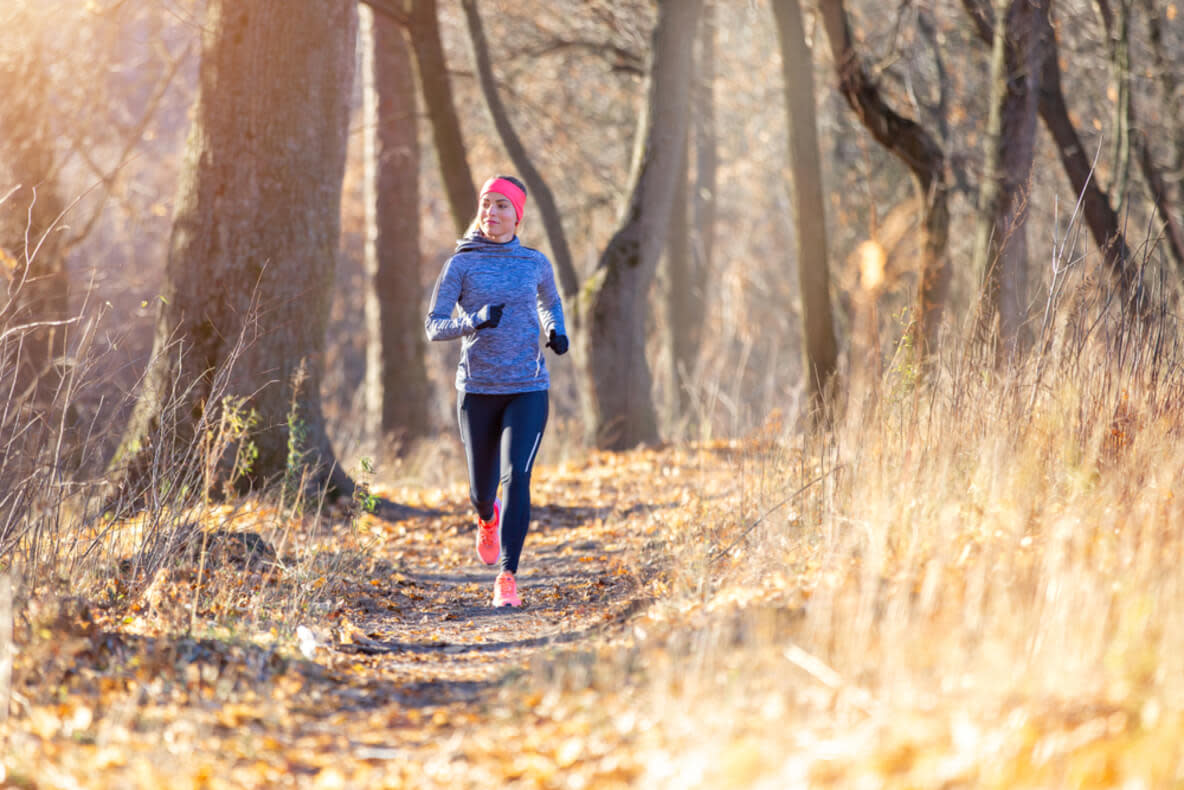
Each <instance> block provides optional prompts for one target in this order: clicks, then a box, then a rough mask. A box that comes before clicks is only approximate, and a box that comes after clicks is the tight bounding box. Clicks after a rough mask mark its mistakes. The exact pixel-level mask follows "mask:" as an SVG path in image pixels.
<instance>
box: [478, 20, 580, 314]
mask: <svg viewBox="0 0 1184 790" xmlns="http://www.w3.org/2000/svg"><path fill="white" fill-rule="evenodd" d="M461 6H462V7H463V8H464V11H465V20H466V21H467V22H468V28H469V40H470V41H471V42H472V44H473V58H474V60H475V61H476V63H477V77H478V80H479V81H480V83H481V93H482V94H483V95H484V96H485V104H486V106H487V107H488V108H489V115H490V117H492V118H493V125H494V127H495V128H496V129H497V133H498V135H499V136H500V137H501V140H502V145H503V146H504V147H505V149H506V153H508V154H509V155H510V161H512V162H513V163H514V167H515V168H516V169H517V170H518V174H519V175H520V176H521V177H522V180H523V181H524V182H525V183H526V188H527V189H529V190H530V194H531V196H532V197H533V198H534V204H535V205H536V206H538V210H539V215H540V216H541V217H542V218H543V228H544V230H546V231H547V241H548V242H550V244H551V260H552V262H553V263H554V264H555V271H556V274H557V275H558V277H559V287H560V288H561V289H562V291H563V299H564V301H565V302H567V303H568V304H575V301H576V298H577V296H578V292H579V287H580V283H579V278H578V277H577V276H576V269H575V266H574V264H573V263H572V259H571V249H570V248H569V247H568V245H567V234H565V233H564V232H563V220H562V218H561V217H560V216H559V207H558V206H557V205H556V204H555V197H554V196H553V195H552V194H551V188H550V187H549V186H547V182H546V180H545V179H544V178H543V177H542V175H541V174H540V173H539V171H538V170H537V169H536V168H535V166H534V163H533V162H532V161H531V160H530V155H529V154H527V153H526V146H525V145H523V144H522V140H521V139H519V137H518V133H517V132H516V131H514V125H513V124H512V123H510V115H509V113H507V112H506V108H505V105H504V104H502V100H501V97H500V96H499V95H498V91H497V82H496V81H495V80H494V76H493V62H492V60H491V59H490V57H489V44H488V43H487V42H486V40H485V30H484V28H483V27H482V25H481V15H480V13H479V12H478V10H477V2H476V0H462V2H461ZM578 317H579V316H578V313H577V314H573V318H577V319H578Z"/></svg>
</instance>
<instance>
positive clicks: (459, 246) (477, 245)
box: [453, 231, 520, 253]
mask: <svg viewBox="0 0 1184 790" xmlns="http://www.w3.org/2000/svg"><path fill="white" fill-rule="evenodd" d="M519 246H520V245H519V244H518V237H517V236H515V237H514V238H512V239H510V240H509V241H504V242H500V243H499V242H496V241H490V240H489V239H487V238H485V237H484V236H482V235H481V233H480V232H479V231H473V232H472V233H470V234H469V235H467V236H465V237H464V238H463V239H458V240H457V242H456V249H455V250H454V251H453V252H454V253H456V252H510V251H514V250H517V249H518V247H519Z"/></svg>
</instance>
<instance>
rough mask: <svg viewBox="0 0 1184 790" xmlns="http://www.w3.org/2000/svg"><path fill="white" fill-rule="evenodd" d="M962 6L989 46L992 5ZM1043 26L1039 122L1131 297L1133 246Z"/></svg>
mask: <svg viewBox="0 0 1184 790" xmlns="http://www.w3.org/2000/svg"><path fill="white" fill-rule="evenodd" d="M963 6H964V7H965V8H966V11H967V13H968V14H969V15H970V17H971V19H972V20H973V21H974V23H975V27H976V28H977V30H978V34H979V38H981V39H983V41H985V42H991V41H992V40H993V38H994V35H995V31H994V20H993V16H992V14H991V12H990V10H989V7H987V6H986V5H985V4H984V3H983V2H982V1H981V0H963ZM1042 24H1043V25H1044V31H1043V33H1042V35H1043V36H1044V41H1045V45H1046V50H1045V53H1046V54H1045V58H1044V62H1043V64H1042V65H1041V71H1040V105H1039V112H1040V119H1041V120H1042V121H1043V122H1044V127H1045V128H1046V129H1047V130H1048V133H1049V134H1050V135H1052V138H1053V141H1054V142H1055V143H1056V146H1057V153H1058V154H1059V156H1060V159H1061V168H1062V169H1063V170H1064V171H1065V175H1066V176H1067V177H1068V179H1069V183H1070V184H1071V185H1072V187H1073V192H1074V194H1075V195H1077V196H1078V198H1079V199H1080V201H1081V214H1082V217H1084V219H1085V224H1086V226H1087V227H1088V228H1089V231H1090V235H1091V236H1092V237H1093V240H1094V244H1096V245H1097V247H1098V249H1099V250H1100V251H1101V253H1102V261H1103V264H1104V265H1105V267H1106V269H1107V270H1108V271H1109V272H1110V273H1111V275H1112V277H1113V278H1114V281H1115V283H1116V284H1117V285H1118V287H1119V288H1120V290H1121V291H1122V293H1123V294H1125V295H1129V294H1130V293H1132V292H1133V290H1134V286H1135V278H1134V272H1133V267H1132V266H1131V265H1130V261H1131V253H1130V248H1129V247H1128V245H1127V242H1126V237H1125V236H1124V234H1123V233H1122V229H1121V227H1120V225H1119V221H1118V213H1117V212H1115V210H1114V207H1113V206H1111V204H1110V199H1109V197H1107V195H1106V190H1105V189H1103V188H1102V186H1101V185H1100V184H1099V183H1098V179H1097V176H1096V173H1095V172H1094V165H1093V162H1092V161H1091V160H1090V158H1089V157H1088V156H1086V153H1085V147H1084V146H1083V145H1082V143H1081V138H1080V137H1079V136H1078V134H1077V129H1076V128H1075V127H1074V126H1073V121H1072V120H1071V119H1070V117H1069V108H1068V105H1067V104H1066V102H1065V94H1064V90H1063V89H1062V87H1061V67H1060V53H1059V52H1058V46H1057V39H1056V34H1055V33H1054V32H1053V27H1052V21H1051V19H1050V18H1047V17H1045V18H1044V19H1043V22H1042Z"/></svg>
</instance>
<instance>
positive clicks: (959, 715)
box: [641, 285, 1184, 788]
mask: <svg viewBox="0 0 1184 790" xmlns="http://www.w3.org/2000/svg"><path fill="white" fill-rule="evenodd" d="M1088 288H1090V286H1088V285H1083V286H1082V289H1083V291H1082V293H1081V294H1079V296H1080V297H1081V298H1083V299H1086V300H1088V299H1089V298H1091V297H1092V294H1091V293H1090V292H1089V291H1088V290H1087V289H1088ZM1077 307H1078V308H1080V307H1081V305H1080V304H1078V305H1077ZM1087 314H1088V317H1087ZM1058 320H1059V321H1061V324H1060V326H1059V327H1057V332H1058V337H1056V338H1055V339H1052V340H1051V341H1050V343H1049V344H1048V346H1047V348H1046V351H1045V353H1043V354H1036V355H1034V356H1033V357H1031V358H1030V359H1029V360H1028V361H1027V362H1026V363H1025V364H1024V365H1023V366H1022V367H1018V368H1013V369H1009V370H1007V371H1006V372H1005V373H1001V374H995V373H992V372H989V371H988V372H984V370H983V369H982V368H980V367H977V366H972V365H968V364H964V363H962V362H961V361H959V360H949V359H947V360H944V361H943V364H942V366H941V367H940V368H939V369H938V370H937V371H936V372H935V373H934V374H931V375H930V376H929V377H928V379H927V380H924V381H921V380H919V378H918V377H917V376H916V375H915V372H914V371H910V370H907V369H904V368H902V367H901V366H898V367H896V368H894V369H893V370H892V371H891V372H890V373H889V375H888V376H887V377H886V378H885V380H884V382H883V383H882V386H881V390H880V396H879V397H878V399H868V400H867V401H864V402H859V401H858V400H856V399H853V403H855V404H856V406H855V407H853V408H851V409H849V411H848V413H847V414H846V417H845V420H844V421H843V422H842V423H841V425H840V426H839V427H838V428H837V429H836V430H835V431H834V433H833V434H832V435H829V436H827V437H826V439H825V440H824V441H823V442H822V444H821V445H820V446H812V447H802V446H801V443H800V441H799V442H798V443H797V445H796V447H795V446H794V444H793V442H790V441H788V440H785V441H783V442H781V443H779V444H778V445H776V446H768V445H767V444H766V445H765V449H764V450H753V449H750V450H749V451H748V455H747V456H746V458H745V459H743V460H742V461H741V462H740V466H741V468H746V469H747V470H748V478H747V481H746V482H744V483H743V484H742V486H741V488H742V489H744V490H741V491H737V492H734V493H733V495H732V501H733V503H734V504H735V505H736V506H737V507H738V508H739V514H738V515H739V518H737V513H736V512H735V511H732V512H730V513H729V512H710V513H705V516H704V518H702V519H700V520H698V521H697V522H696V523H697V526H698V527H699V529H698V530H696V531H694V532H693V533H691V534H689V535H688V536H687V537H686V539H685V540H684V541H683V542H682V543H681V544H680V543H677V542H676V543H675V544H674V545H675V552H674V557H675V561H674V563H673V565H672V568H673V571H672V573H673V587H674V589H675V590H676V591H681V592H680V594H676V595H675V596H674V597H672V598H671V599H670V600H668V601H665V602H663V603H662V604H661V605H659V606H658V607H656V608H655V610H654V611H653V613H652V616H653V618H654V620H655V621H656V622H659V623H665V624H666V625H665V626H664V628H663V632H664V633H665V636H664V637H662V638H661V639H660V640H659V642H660V643H661V644H663V645H665V649H664V650H662V651H659V652H657V653H656V654H655V655H656V656H659V657H664V658H659V659H658V660H659V661H660V665H661V666H663V667H664V671H660V672H656V673H655V676H656V680H655V681H654V684H653V687H652V689H651V692H652V698H651V705H652V708H651V712H652V715H653V716H654V717H655V727H654V730H655V731H657V732H661V733H662V735H661V737H658V738H655V739H653V740H654V743H653V744H652V745H651V748H652V749H653V750H654V754H653V756H652V759H649V760H647V761H646V762H647V763H648V765H649V774H648V776H647V778H646V779H645V780H643V781H642V783H641V786H647V787H648V786H671V787H790V786H835V787H854V786H866V787H999V788H1004V787H1106V786H1120V785H1121V786H1130V787H1162V786H1169V785H1171V786H1174V785H1177V784H1178V783H1180V782H1181V781H1184V746H1181V745H1180V744H1181V743H1182V742H1184V738H1182V736H1184V732H1182V730H1181V726H1182V725H1184V701H1182V700H1184V695H1182V693H1181V692H1182V688H1181V685H1182V682H1184V681H1182V680H1181V679H1182V678H1184V649H1182V648H1184V620H1182V619H1181V618H1180V617H1179V616H1178V606H1179V602H1180V600H1181V594H1182V593H1184V563H1182V562H1181V560H1182V559H1184V556H1182V552H1184V540H1182V538H1184V506H1182V503H1181V501H1180V500H1179V499H1178V498H1177V496H1176V494H1175V490H1174V489H1175V488H1176V487H1177V485H1178V484H1179V481H1180V480H1181V479H1182V477H1184V444H1181V441H1180V438H1181V429H1182V428H1184V413H1182V412H1181V410H1180V404H1181V402H1182V400H1181V395H1182V394H1184V375H1182V371H1181V367H1180V364H1179V362H1180V350H1181V343H1180V341H1181V338H1180V336H1179V334H1178V330H1177V328H1176V326H1175V324H1174V322H1173V321H1171V320H1170V319H1169V318H1168V317H1165V316H1162V315H1161V316H1159V317H1158V318H1157V319H1156V320H1155V321H1154V322H1152V324H1151V325H1150V328H1149V329H1147V328H1146V327H1144V328H1138V327H1136V326H1135V325H1133V324H1131V323H1130V322H1128V321H1127V320H1125V319H1124V317H1123V316H1121V315H1119V314H1118V313H1117V311H1116V310H1115V309H1114V308H1113V306H1110V307H1108V308H1104V309H1103V308H1102V307H1100V306H1097V305H1091V309H1090V310H1078V312H1076V313H1070V314H1068V315H1066V316H1060V317H1058ZM1095 321H1096V323H1095ZM1091 329H1092V332H1091ZM757 446H758V447H760V446H761V445H759V444H758V445H757ZM790 448H792V449H790ZM807 467H809V468H807ZM815 474H818V475H822V476H824V478H825V479H824V480H823V481H822V482H821V483H819V484H817V485H815V486H813V487H811V488H810V490H809V491H807V492H806V493H804V494H803V495H802V497H800V498H798V499H796V500H795V501H793V502H792V503H790V504H789V505H787V506H785V507H782V508H781V509H780V510H778V511H776V512H775V513H774V514H771V515H770V516H769V517H768V518H767V519H766V520H765V522H764V523H762V524H761V525H760V526H759V528H758V529H759V531H754V532H753V533H752V538H751V539H750V540H748V541H747V542H745V543H743V544H742V545H741V546H739V547H737V548H736V549H734V550H732V551H731V552H730V554H729V557H728V558H727V560H726V561H724V562H721V563H718V564H719V565H721V566H724V567H719V568H716V567H714V566H713V565H712V563H710V561H708V560H705V559H704V553H705V547H708V546H715V545H717V541H716V540H715V539H714V537H715V536H714V535H713V533H714V532H715V531H717V530H720V529H721V528H722V530H723V531H724V532H729V531H734V530H735V529H736V527H735V526H733V527H729V526H728V525H729V524H736V522H737V521H740V522H741V524H743V523H752V522H753V521H755V518H754V517H755V516H756V515H759V514H760V512H761V509H762V508H764V507H766V506H772V505H774V504H776V503H779V502H780V501H781V500H782V499H783V498H784V496H785V495H786V494H788V493H789V492H792V491H793V490H794V489H796V488H797V487H798V486H799V485H801V484H802V483H804V482H805V481H806V480H807V479H809V478H810V477H812V476H814V475H815ZM745 500H748V501H749V502H751V504H748V505H745V504H744V502H745ZM688 613H691V614H696V613H701V614H698V615H697V616H698V617H699V620H698V621H696V619H695V618H694V617H688ZM696 622H697V623H698V624H697V625H696ZM672 623H673V624H676V625H672ZM688 626H690V627H692V628H693V629H694V630H693V631H692V635H691V636H689V637H688V636H687V635H686V634H685V633H684V634H681V635H679V634H680V631H681V630H682V629H685V628H686V627H688ZM671 646H681V649H671Z"/></svg>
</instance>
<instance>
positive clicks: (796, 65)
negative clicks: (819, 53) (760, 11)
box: [773, 0, 839, 415]
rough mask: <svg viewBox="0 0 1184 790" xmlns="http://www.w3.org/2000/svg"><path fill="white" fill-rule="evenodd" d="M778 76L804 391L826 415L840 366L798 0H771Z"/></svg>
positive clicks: (810, 73)
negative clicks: (790, 179) (795, 247)
mask: <svg viewBox="0 0 1184 790" xmlns="http://www.w3.org/2000/svg"><path fill="white" fill-rule="evenodd" d="M773 16H774V17H775V18H776V20H777V38H778V40H779V41H780V43H781V73H782V79H783V80H784V83H785V84H784V88H785V110H786V113H787V116H788V124H789V164H790V169H791V171H792V173H793V192H794V223H795V226H796V228H797V239H798V288H799V289H800V291H801V297H802V342H803V349H802V350H803V352H804V355H805V363H806V364H805V365H804V370H805V374H806V392H807V393H808V394H809V401H810V407H811V412H812V413H813V414H815V415H819V414H823V413H825V411H826V409H827V406H828V399H829V397H830V396H831V395H832V394H833V393H831V392H830V390H831V383H832V378H833V376H834V373H835V368H836V367H837V365H838V356H839V350H838V343H837V341H836V340H835V329H834V315H833V312H832V310H831V305H830V269H829V266H828V263H827V257H828V246H827V238H826V208H825V203H824V202H823V199H822V169H821V165H820V164H819V155H818V122H817V114H816V112H815V108H814V65H813V63H812V62H811V59H810V50H809V48H808V47H807V46H806V32H805V26H804V25H803V24H802V8H801V5H800V3H799V2H798V0H774V2H773Z"/></svg>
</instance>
